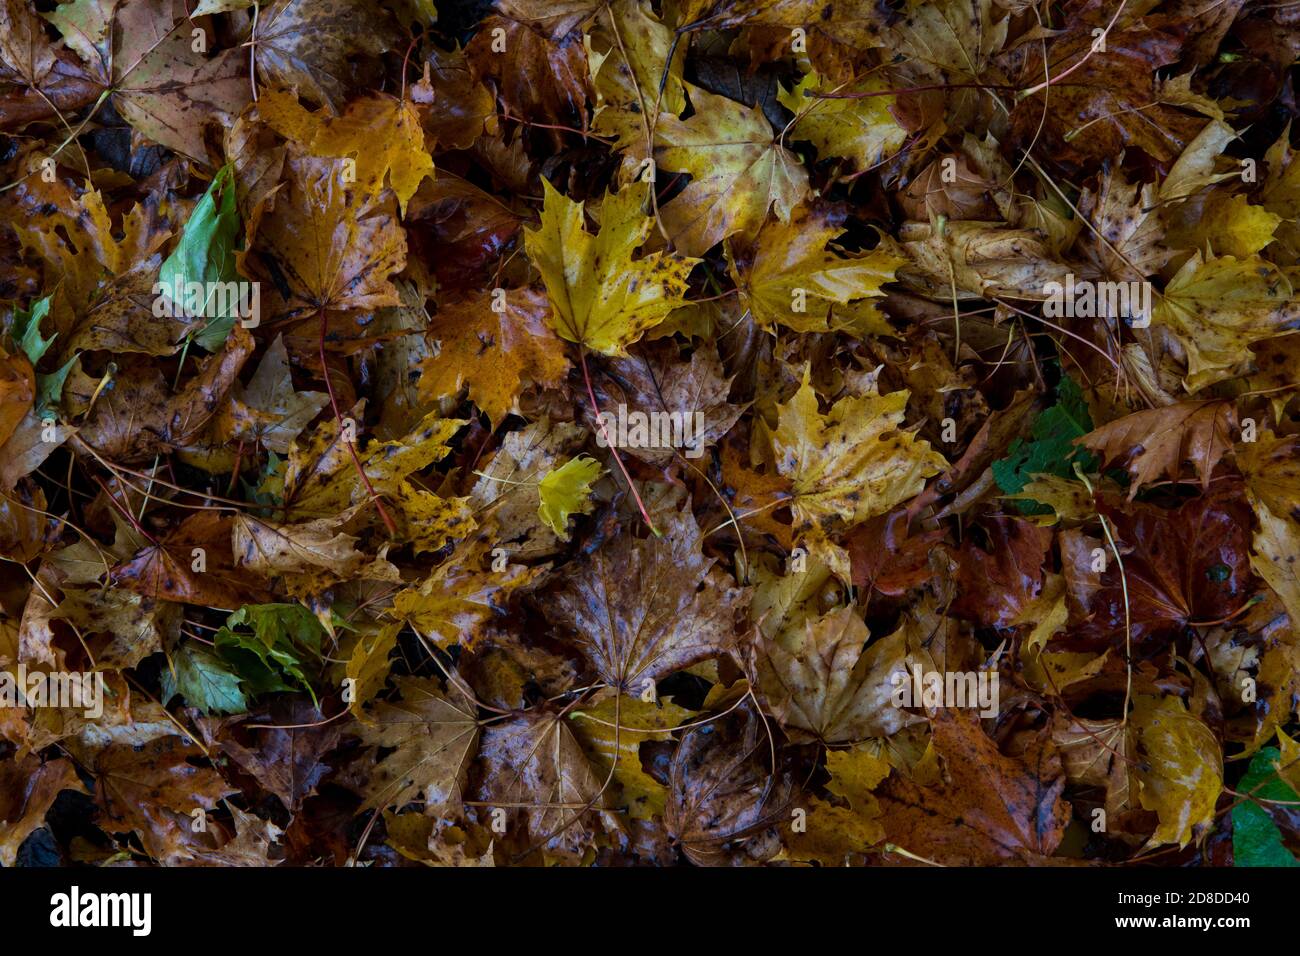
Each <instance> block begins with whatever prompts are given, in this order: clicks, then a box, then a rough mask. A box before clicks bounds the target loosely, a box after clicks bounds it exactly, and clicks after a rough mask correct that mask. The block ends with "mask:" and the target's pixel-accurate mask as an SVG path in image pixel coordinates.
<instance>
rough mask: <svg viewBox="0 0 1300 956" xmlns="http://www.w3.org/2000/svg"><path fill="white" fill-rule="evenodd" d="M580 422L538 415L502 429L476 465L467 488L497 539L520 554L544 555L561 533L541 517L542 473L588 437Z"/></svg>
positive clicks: (525, 556) (519, 555)
mask: <svg viewBox="0 0 1300 956" xmlns="http://www.w3.org/2000/svg"><path fill="white" fill-rule="evenodd" d="M586 435H587V432H586V431H585V430H584V429H582V428H581V427H580V426H578V425H571V424H568V423H564V422H554V423H552V422H550V421H547V420H542V421H539V422H534V423H533V424H531V425H529V426H528V427H527V428H523V429H521V430H519V431H516V432H511V433H510V434H508V435H506V436H505V438H504V439H503V440H502V442H501V447H500V448H499V449H498V450H497V452H496V454H494V455H493V456H492V458H491V459H490V460H489V461H488V462H487V464H486V465H484V466H483V467H482V468H481V469H480V471H479V475H480V477H479V480H478V482H477V483H476V484H475V485H474V488H473V489H472V490H471V492H470V500H471V501H472V502H473V504H474V507H475V509H476V510H478V511H482V512H486V513H489V514H490V515H491V519H490V520H491V521H492V523H493V524H494V525H495V527H496V528H497V533H498V534H499V535H500V540H501V541H502V542H503V543H508V544H509V545H510V551H511V552H512V553H513V554H515V555H517V556H518V557H519V558H521V559H528V558H532V557H535V556H538V555H545V554H547V553H550V552H551V551H553V550H555V548H557V547H558V545H559V538H560V536H559V535H558V534H557V533H556V532H555V531H554V530H553V529H552V528H551V526H550V525H548V524H547V523H546V521H545V520H544V519H543V518H542V513H541V508H542V499H541V488H540V480H541V478H542V476H544V475H546V474H547V473H549V472H551V471H553V470H554V469H555V468H556V467H558V466H559V465H560V463H561V459H562V458H565V457H568V456H569V455H570V453H571V452H574V451H576V450H577V448H578V446H579V445H580V444H581V443H582V441H583V439H584V438H585V437H586Z"/></svg>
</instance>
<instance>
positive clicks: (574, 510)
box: [537, 456, 604, 540]
mask: <svg viewBox="0 0 1300 956" xmlns="http://www.w3.org/2000/svg"><path fill="white" fill-rule="evenodd" d="M602 471H604V469H603V468H602V467H601V465H600V462H598V461H596V460H595V459H594V458H587V457H585V456H583V457H579V458H571V459H570V460H569V461H566V462H565V463H564V464H563V465H561V466H560V467H558V468H555V469H552V470H551V471H548V472H547V473H546V474H545V476H543V478H542V480H541V481H539V482H538V483H537V495H538V497H539V498H540V500H541V504H539V505H538V506H537V516H538V517H539V518H541V519H542V521H543V522H545V524H546V526H547V527H548V528H550V529H551V530H552V531H554V532H555V533H556V534H557V535H559V536H560V537H561V538H564V539H566V540H567V539H568V537H569V532H568V524H569V516H570V515H573V514H586V513H587V512H589V511H590V510H591V509H592V508H593V507H595V505H594V504H593V503H592V501H591V500H590V498H591V483H592V482H593V481H595V480H596V479H597V478H599V477H600V474H601V472H602Z"/></svg>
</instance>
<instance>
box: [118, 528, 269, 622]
mask: <svg viewBox="0 0 1300 956" xmlns="http://www.w3.org/2000/svg"><path fill="white" fill-rule="evenodd" d="M232 522H233V519H232V518H230V517H228V516H226V515H223V514H221V513H220V512H213V511H201V512H198V513H197V514H194V515H193V516H192V517H190V518H187V519H186V520H185V521H184V522H182V523H181V524H180V525H178V526H177V527H176V529H175V530H173V531H172V532H170V533H169V534H167V535H166V536H165V537H163V538H161V539H159V540H156V541H150V542H148V543H147V544H145V546H144V547H142V548H141V549H140V550H139V551H138V552H136V553H135V554H133V555H132V556H131V557H130V558H128V559H127V560H125V561H121V562H119V563H118V564H116V565H114V567H113V569H112V571H111V572H110V577H111V579H112V581H113V583H114V584H117V585H120V586H122V587H125V588H128V589H130V590H132V591H135V592H136V593H137V594H141V595H144V596H145V597H147V598H151V599H153V600H168V601H180V602H183V603H187V604H198V605H205V606H207V607H219V608H227V609H234V608H238V607H239V606H241V605H243V604H245V603H247V602H249V601H250V600H251V601H256V600H264V599H265V598H266V595H267V592H266V591H265V590H264V589H263V588H261V587H260V586H259V585H258V583H257V582H256V581H255V580H250V579H249V577H248V576H247V575H245V574H241V573H240V572H239V571H238V570H237V569H236V567H235V565H234V561H233V558H232V555H231V551H230V547H229V545H228V544H227V543H226V542H228V541H229V540H230V535H231V525H232ZM195 548H201V549H203V554H202V561H201V562H200V561H199V558H198V556H196V555H195V554H194V549H195ZM198 567H202V568H203V570H202V571H198V570H196V569H197V568H198Z"/></svg>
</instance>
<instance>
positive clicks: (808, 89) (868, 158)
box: [777, 72, 907, 172]
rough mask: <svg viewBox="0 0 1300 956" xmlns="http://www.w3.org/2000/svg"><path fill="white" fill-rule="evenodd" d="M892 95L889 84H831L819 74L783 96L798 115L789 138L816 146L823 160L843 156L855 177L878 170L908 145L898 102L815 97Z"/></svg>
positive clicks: (885, 98) (877, 98)
mask: <svg viewBox="0 0 1300 956" xmlns="http://www.w3.org/2000/svg"><path fill="white" fill-rule="evenodd" d="M888 89H889V83H888V81H886V80H883V79H881V78H879V77H866V78H864V79H862V80H859V81H857V82H855V83H849V84H848V85H844V84H837V83H831V82H829V81H828V80H827V79H826V78H825V77H822V76H820V75H818V74H817V73H816V72H813V73H809V74H808V75H807V76H805V77H804V78H803V79H802V80H800V81H799V83H798V85H796V86H795V87H793V88H792V89H791V90H790V91H789V92H788V93H787V92H786V91H785V90H784V89H783V90H781V91H780V92H779V93H778V94H777V98H778V99H779V100H780V101H781V104H782V105H783V106H784V107H785V108H786V109H788V110H790V111H791V112H793V113H794V114H795V117H794V120H792V123H791V126H790V132H789V136H790V138H791V139H798V140H807V141H808V142H810V143H812V144H813V145H814V146H816V147H817V153H818V155H819V156H820V157H821V158H823V159H825V158H826V157H827V156H838V157H841V158H843V159H847V160H849V167H848V170H849V171H850V172H852V171H854V170H860V169H869V168H871V167H872V166H875V165H877V164H878V163H880V162H882V161H883V160H884V159H885V158H887V157H888V156H889V155H891V154H893V153H895V152H897V151H898V149H899V147H900V146H902V145H903V143H904V141H905V140H906V139H907V130H906V129H904V128H903V127H902V126H901V125H899V123H898V120H896V119H895V118H894V116H893V113H892V112H891V110H892V109H893V107H894V105H895V103H896V102H897V98H896V97H894V96H869V97H859V98H856V99H854V98H848V97H845V98H839V99H823V98H817V97H816V96H815V94H817V93H834V94H839V93H850V94H851V93H873V94H878V93H883V92H885V91H887V90H888Z"/></svg>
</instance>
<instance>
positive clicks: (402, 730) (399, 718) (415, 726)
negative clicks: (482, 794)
mask: <svg viewBox="0 0 1300 956" xmlns="http://www.w3.org/2000/svg"><path fill="white" fill-rule="evenodd" d="M395 684H396V686H397V690H398V694H399V695H400V698H399V699H398V700H396V701H392V702H386V701H379V702H377V703H376V704H375V705H374V707H373V708H372V717H373V721H374V722H373V723H372V724H362V725H361V727H360V733H361V739H362V740H363V741H364V742H365V743H367V744H369V745H371V746H374V747H383V748H386V749H391V750H392V753H390V754H388V755H387V756H386V757H384V758H383V759H381V760H379V761H377V762H376V763H375V765H374V767H373V768H372V769H371V771H370V775H369V777H368V778H367V780H366V784H365V792H366V800H365V803H363V804H362V809H363V810H374V809H379V808H384V807H400V806H403V805H405V804H407V803H410V802H412V801H413V800H416V799H422V800H423V802H424V804H425V806H426V808H428V809H430V810H433V811H436V812H439V813H455V812H458V811H459V808H460V795H461V792H462V791H463V790H464V788H465V783H466V778H467V774H468V770H469V763H470V761H472V760H473V759H474V756H475V754H476V753H477V748H478V740H479V724H478V720H477V718H476V717H475V716H474V714H473V712H472V708H471V709H470V710H465V709H463V708H464V705H463V704H462V705H459V706H458V705H457V704H456V703H455V702H454V701H452V700H451V699H450V698H448V697H447V696H446V695H444V694H443V692H442V689H441V688H440V687H439V686H438V685H437V683H436V682H434V681H429V680H420V679H417V678H410V677H405V678H403V677H399V678H397V680H396V681H395Z"/></svg>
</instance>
